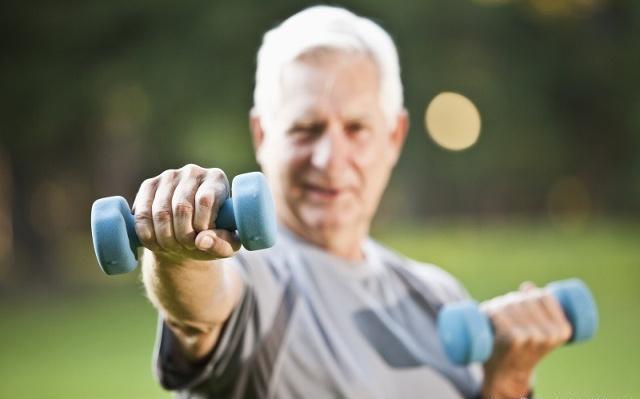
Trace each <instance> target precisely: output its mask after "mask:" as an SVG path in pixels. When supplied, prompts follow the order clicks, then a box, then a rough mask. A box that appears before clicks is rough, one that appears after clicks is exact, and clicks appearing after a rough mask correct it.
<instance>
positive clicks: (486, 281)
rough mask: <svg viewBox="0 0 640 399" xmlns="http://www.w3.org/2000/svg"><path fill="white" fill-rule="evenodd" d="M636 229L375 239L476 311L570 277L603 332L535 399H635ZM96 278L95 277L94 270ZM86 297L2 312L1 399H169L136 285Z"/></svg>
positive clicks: (437, 230)
mask: <svg viewBox="0 0 640 399" xmlns="http://www.w3.org/2000/svg"><path fill="white" fill-rule="evenodd" d="M639 236H640V225H634V224H623V223H601V224H594V225H589V226H586V227H585V228H583V229H581V230H562V229H558V228H555V227H553V226H550V225H543V224H531V223H518V224H511V225H508V224H486V225H485V224H469V223H462V224H448V225H436V226H432V227H429V228H411V227H407V226H402V227H399V226H398V227H395V228H392V229H390V230H384V231H378V233H377V234H376V237H378V239H379V240H381V241H383V242H385V243H387V244H388V245H390V246H391V247H393V248H395V249H397V250H398V251H400V252H402V253H404V254H407V255H409V256H411V257H413V258H415V259H418V260H421V261H426V262H431V263H435V264H438V265H440V266H442V267H444V268H445V269H447V270H448V271H450V272H451V273H453V274H454V275H456V276H457V277H458V278H459V279H460V280H461V281H462V282H463V283H464V284H465V285H466V286H467V288H468V289H469V290H470V292H471V293H472V294H473V295H474V296H475V297H476V298H478V299H484V298H489V297H492V296H495V295H499V294H502V293H504V292H506V291H508V290H512V289H514V288H516V287H517V285H518V284H519V283H520V282H521V281H523V280H532V281H534V282H536V283H538V284H541V285H542V284H546V283H547V282H550V281H553V280H558V279H562V278H567V277H572V276H577V277H580V278H582V279H583V280H585V281H586V282H587V283H588V284H589V285H590V286H591V288H592V290H593V292H594V294H595V296H596V299H597V302H598V304H599V308H600V317H601V327H600V330H599V331H598V334H597V335H596V337H595V339H594V340H593V341H591V342H589V343H585V344H580V345H575V346H569V347H566V348H562V349H560V350H558V351H556V352H554V353H553V354H551V355H550V356H549V357H548V358H546V359H545V360H544V361H543V362H542V363H541V365H540V367H539V368H538V372H537V378H536V384H535V387H536V394H537V397H538V398H549V399H554V398H558V399H560V398H575V399H578V398H585V399H586V398H596V397H598V398H605V397H607V398H621V399H625V398H628V399H631V398H633V397H636V396H638V395H639V394H640V380H639V379H638V378H637V376H638V372H639V371H640V367H638V366H637V365H636V359H638V358H639V357H640V349H639V347H638V345H637V343H636V337H638V336H640V317H639V316H640V312H639V311H638V309H639V308H640V295H638V294H637V292H638V288H637V285H638V283H640V268H639V266H640V264H639V263H640V245H638V241H637V237H639ZM96 270H97V269H96ZM113 287H115V288H101V289H100V290H99V291H96V292H93V293H87V292H85V293H82V294H65V295H60V294H57V295H56V296H54V297H52V298H45V297H37V298H25V297H22V298H15V299H12V300H11V301H4V302H3V303H2V304H0V320H2V328H0V398H13V397H29V398H43V399H47V398H52V399H54V398H93V399H100V398H119V399H126V398H132V399H133V398H135V399H145V398H169V397H170V395H169V394H167V393H166V392H163V391H162V390H161V389H160V388H159V387H158V385H157V384H156V382H155V380H154V379H153V377H152V373H151V353H152V350H153V341H154V337H155V323H156V315H155V312H154V311H153V309H152V308H151V306H150V305H149V304H148V303H147V301H146V300H145V298H144V297H143V296H142V293H141V289H140V287H139V286H138V285H137V284H136V283H135V277H130V280H129V282H128V283H127V282H125V283H124V284H123V283H122V282H120V284H113Z"/></svg>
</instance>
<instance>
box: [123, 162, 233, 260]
mask: <svg viewBox="0 0 640 399" xmlns="http://www.w3.org/2000/svg"><path fill="white" fill-rule="evenodd" d="M228 196H229V181H228V179H227V177H226V175H225V174H224V172H223V171H222V170H220V169H217V168H211V169H205V168H202V167H200V166H197V165H193V164H190V165H186V166H184V167H182V168H180V169H169V170H166V171H164V172H162V174H160V175H158V176H156V177H153V178H150V179H147V180H145V181H144V182H143V183H142V185H141V186H140V189H139V191H138V194H137V195H136V199H135V201H134V203H133V208H132V209H133V213H134V215H135V221H136V224H135V227H136V233H137V234H138V237H139V239H140V242H141V243H142V245H143V246H145V247H146V248H148V249H150V250H151V251H153V252H154V254H155V255H156V257H158V258H163V259H166V260H167V261H170V262H171V263H182V262H183V261H184V260H187V259H194V260H213V259H219V258H228V257H230V256H232V255H233V254H234V253H235V252H236V251H238V250H239V249H240V241H239V239H238V237H237V235H236V233H235V232H230V231H227V230H220V229H215V220H216V217H217V215H218V209H219V208H220V206H221V205H222V204H223V203H224V201H225V200H226V199H227V197H228Z"/></svg>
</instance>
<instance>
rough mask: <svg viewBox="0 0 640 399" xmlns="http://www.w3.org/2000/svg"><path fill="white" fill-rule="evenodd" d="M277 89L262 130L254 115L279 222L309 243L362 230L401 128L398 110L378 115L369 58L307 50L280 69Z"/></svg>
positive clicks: (403, 121) (258, 146)
mask: <svg viewBox="0 0 640 399" xmlns="http://www.w3.org/2000/svg"><path fill="white" fill-rule="evenodd" d="M281 90H282V91H281V102H280V106H279V107H278V109H277V111H276V112H275V115H274V118H273V121H272V122H273V123H272V124H270V125H269V126H270V128H269V130H268V131H264V130H263V129H262V126H264V125H263V124H261V123H260V120H259V119H257V120H254V121H253V124H254V125H253V130H254V138H255V142H256V149H257V156H258V161H259V162H260V164H261V166H262V168H263V170H264V172H265V174H266V175H267V178H268V179H269V182H270V184H271V188H272V190H273V193H274V199H275V201H276V207H277V209H278V216H279V218H280V220H281V221H282V222H284V224H285V225H287V226H288V227H290V228H292V229H294V230H295V231H296V232H298V233H301V234H303V235H308V236H311V237H312V238H313V239H312V241H324V240H327V239H331V235H332V234H333V233H337V232H338V233H339V234H337V235H340V234H344V232H345V231H346V232H349V231H353V234H360V235H361V234H362V233H364V234H366V233H367V231H368V228H369V224H370V221H371V219H372V218H373V215H374V213H375V210H376V208H377V206H378V203H379V201H380V197H381V195H382V192H383V191H384V188H385V186H386V184H387V181H388V179H389V175H390V172H391V170H392V168H393V166H394V165H395V162H396V160H397V157H398V155H399V152H400V149H401V147H402V142H403V141H404V137H405V133H406V116H405V114H404V113H403V114H401V115H399V116H398V119H397V120H394V121H391V123H389V122H390V121H388V120H386V119H385V116H384V114H383V112H382V109H381V107H380V101H379V92H380V90H379V76H378V69H377V66H376V64H375V63H374V62H373V61H372V60H371V59H370V58H368V57H367V56H364V55H358V54H352V53H345V52H339V51H330V50H327V51H322V50H321V51H317V52H313V53H310V54H306V55H303V56H302V57H299V58H298V59H297V60H296V61H294V62H292V63H290V64H289V65H287V66H286V67H285V68H284V70H283V72H282V78H281ZM256 123H257V124H258V125H256ZM390 125H394V126H392V127H390ZM256 133H257V134H256ZM363 229H364V231H362V230H363Z"/></svg>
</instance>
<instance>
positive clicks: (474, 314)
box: [437, 279, 598, 365]
mask: <svg viewBox="0 0 640 399" xmlns="http://www.w3.org/2000/svg"><path fill="white" fill-rule="evenodd" d="M546 289H548V290H549V291H550V292H551V294H552V295H553V296H554V297H555V298H556V300H557V301H558V302H559V303H560V305H561V306H562V310H563V311H564V314H565V316H566V317H567V320H568V321H569V323H570V324H571V327H572V333H571V338H570V339H569V341H568V342H580V341H586V340H588V339H590V338H591V337H592V336H593V335H594V334H595V332H596V330H597V329H598V309H597V307H596V303H595V301H594V299H593V295H591V291H590V290H589V287H587V285H586V284H585V283H584V282H582V281H581V280H579V279H569V280H562V281H556V282H554V283H551V284H549V285H548V286H547V287H546ZM437 322H438V335H439V336H440V341H441V342H442V344H443V346H444V349H445V352H446V353H447V356H448V357H449V359H450V360H451V361H452V362H453V363H456V364H459V365H465V364H469V363H472V362H484V361H486V360H487V359H489V357H490V356H491V352H492V351H493V335H494V331H493V327H492V325H491V322H490V320H489V317H488V316H487V315H486V314H484V313H482V312H481V311H480V309H479V308H478V304H477V303H476V302H474V301H463V302H458V303H452V304H448V305H445V306H444V307H443V309H442V310H441V311H440V313H439V314H438V321H437Z"/></svg>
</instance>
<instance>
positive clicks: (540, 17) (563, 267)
mask: <svg viewBox="0 0 640 399" xmlns="http://www.w3.org/2000/svg"><path fill="white" fill-rule="evenodd" d="M309 4H311V3H308V4H307V3H306V2H301V1H293V0H288V1H277V2H271V3H269V4H267V3H265V2H259V1H248V0H237V1H234V2H203V1H182V2H169V1H156V2H144V1H133V0H129V1H111V2H99V1H84V2H47V1H35V2H18V1H15V0H10V1H5V2H3V3H2V5H0V42H1V43H2V48H3V49H4V51H3V55H2V58H1V60H2V61H1V62H0V93H2V95H1V96H0V121H1V122H0V320H1V322H2V324H1V327H2V328H0V398H5V397H6V398H10V397H37V398H62V397H64V398H87V397H91V398H162V397H165V398H166V397H169V394H167V393H164V392H162V391H161V389H160V388H158V386H157V384H156V383H155V381H154V379H153V376H152V373H151V370H152V369H151V353H152V349H153V344H154V338H155V318H156V315H155V312H154V310H153V309H152V307H151V306H150V305H149V304H148V303H147V301H146V299H145V298H144V295H143V290H142V288H141V284H140V282H139V278H138V276H137V275H130V276H121V277H115V278H109V277H106V276H104V275H102V274H101V272H100V271H99V270H98V267H97V264H96V261H95V259H94V257H93V253H92V247H91V237H90V232H89V229H88V227H89V212H90V207H91V203H92V202H93V200H95V199H97V198H99V197H102V196H107V195H116V194H121V195H124V196H125V197H126V198H128V199H129V200H130V201H131V200H133V197H134V195H135V193H136V190H137V187H138V185H139V184H140V182H141V181H142V180H143V179H145V178H147V177H151V176H154V175H156V174H158V173H160V172H161V171H162V170H164V169H168V168H175V167H180V166H182V165H184V164H186V163H198V164H200V165H202V166H208V167H211V166H217V167H221V168H223V169H224V170H225V171H226V172H227V174H228V175H229V176H233V175H235V174H237V173H241V172H245V171H250V170H255V169H256V168H257V165H256V164H255V161H254V159H253V155H252V149H251V144H250V140H249V134H248V123H247V114H248V110H249V108H250V106H251V97H252V89H253V73H254V68H255V53H256V51H257V49H258V46H259V44H260V40H261V35H262V34H263V33H264V32H265V31H266V30H267V29H269V28H271V27H273V26H274V25H275V24H276V23H278V22H279V21H282V20H283V19H284V18H286V17H287V16H289V15H291V14H292V13H294V12H296V11H298V10H300V9H302V8H304V7H305V6H306V5H309ZM314 4H315V3H314ZM340 5H343V6H345V7H347V8H350V9H352V10H353V11H355V12H357V13H360V14H363V15H365V16H370V17H372V18H374V19H375V20H376V21H378V22H379V23H380V24H381V25H383V26H384V27H385V28H386V29H387V30H388V31H389V32H390V33H391V35H392V36H393V37H394V39H395V40H396V44H397V45H398V48H399V52H400V58H401V64H402V68H403V82H404V85H405V98H406V103H407V108H408V109H409V112H410V115H411V123H412V126H411V132H410V136H409V138H408V143H407V146H406V147H405V151H404V154H403V158H402V159H401V161H400V164H399V165H398V168H397V170H396V172H395V174H394V177H393V180H392V182H391V185H390V187H389V190H388V191H387V193H386V195H385V198H384V200H383V204H382V206H381V209H380V212H379V216H378V218H377V220H376V223H375V226H374V236H375V237H376V238H378V239H379V240H381V241H382V242H384V243H386V244H389V245H390V246H392V247H393V248H396V249H397V250H398V251H400V252H402V253H404V254H406V255H409V256H412V257H415V258H417V259H419V260H422V261H425V262H432V263H435V264H438V265H440V266H442V267H444V268H445V269H447V270H449V271H450V272H452V273H453V274H455V275H456V276H458V277H459V278H460V279H461V280H462V281H463V283H464V284H465V285H466V286H467V287H468V288H469V290H470V291H471V292H472V294H473V295H474V296H476V297H477V298H479V299H485V298H489V297H492V296H495V295H499V294H502V293H504V292H506V291H508V290H512V289H514V288H516V287H517V286H518V284H519V283H520V282H521V281H523V280H532V281H534V282H536V283H539V284H545V283H547V282H550V281H553V280H557V279H561V278H566V277H571V276H578V277H581V278H583V279H584V280H585V281H586V282H587V283H588V284H589V285H590V286H591V287H592V289H593V291H594V293H595V295H596V299H597V301H598V303H599V305H600V312H601V329H600V331H599V333H598V335H597V336H596V338H595V339H594V341H592V342H590V343H587V344H583V345H576V346H574V347H568V348H563V349H562V350H558V351H556V352H555V353H553V354H551V355H550V356H549V357H548V358H547V359H546V360H545V361H544V362H543V363H542V365H541V367H540V368H539V372H538V375H537V383H536V392H537V394H538V397H542V398H567V397H571V398H594V397H615V398H632V397H635V396H637V395H639V394H640V381H638V378H637V375H638V371H639V370H640V368H639V367H638V366H637V365H636V364H635V363H636V359H638V357H639V356H640V349H638V347H637V345H636V344H635V342H634V341H635V338H636V337H637V336H639V335H640V312H638V310H637V309H638V308H639V306H640V295H638V293H637V290H636V285H637V284H638V283H640V270H639V266H640V245H638V237H639V236H640V234H639V233H640V218H639V216H640V79H639V78H640V74H639V72H638V71H640V45H639V42H638V39H639V38H640V2H637V1H636V2H634V1H631V0H627V1H624V0H621V1H614V0H608V1H607V0H475V1H472V0H430V1H427V0H407V1H402V2H394V1H391V0H380V1H375V2H373V1H364V0H361V1H344V2H341V3H340ZM443 91H453V92H458V93H461V94H463V95H464V96H466V97H467V98H469V99H470V100H471V101H472V102H473V103H474V104H475V106H476V107H477V108H478V110H479V112H480V115H481V118H482V131H481V134H480V138H479V140H478V141H477V142H476V143H475V145H473V146H472V147H470V148H468V149H466V150H464V151H460V152H453V151H448V150H445V149H443V148H441V147H439V146H438V145H437V144H436V143H435V142H434V141H433V140H432V139H430V138H429V136H428V135H427V133H426V131H425V126H424V113H425V108H426V106H427V105H428V104H429V102H430V101H431V100H432V99H433V98H434V97H435V96H436V95H437V94H438V93H440V92H443ZM230 149H231V150H230Z"/></svg>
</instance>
